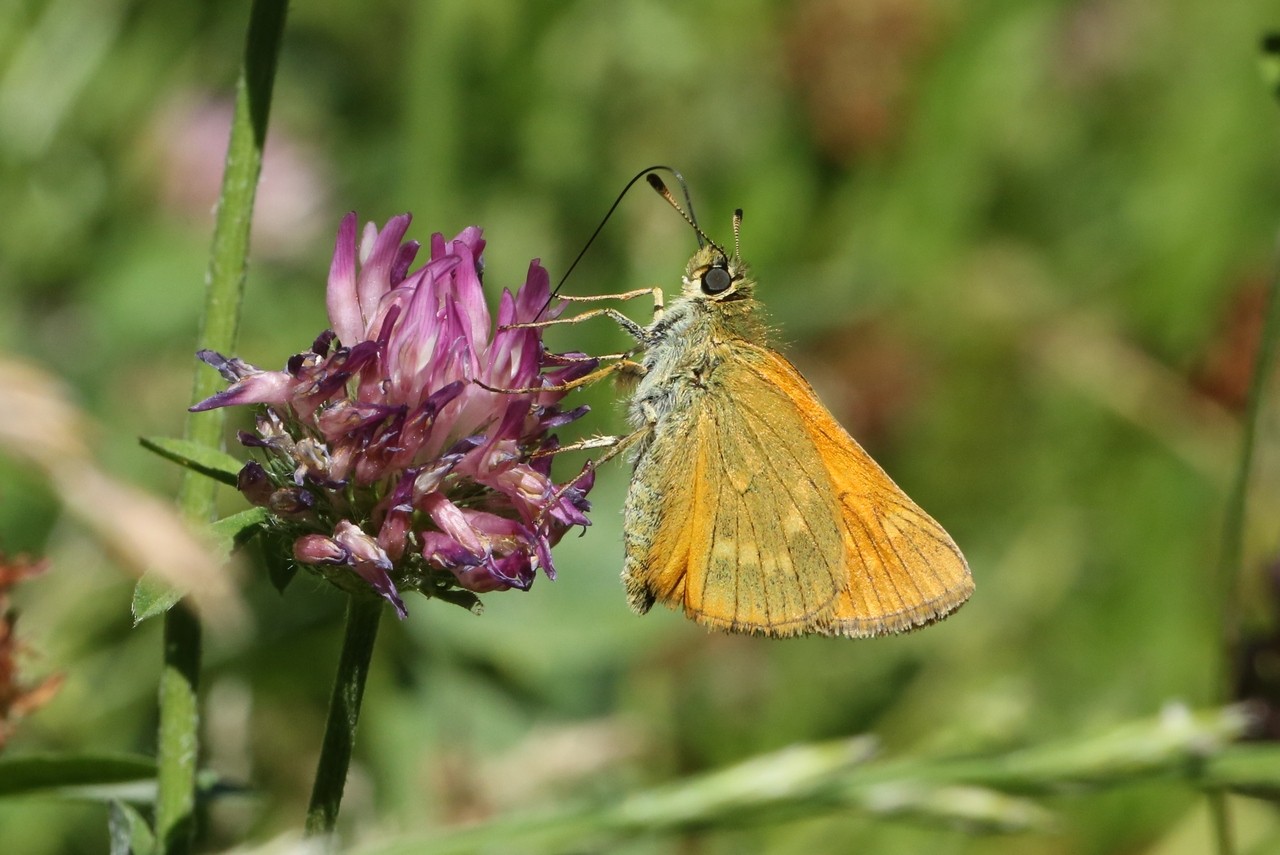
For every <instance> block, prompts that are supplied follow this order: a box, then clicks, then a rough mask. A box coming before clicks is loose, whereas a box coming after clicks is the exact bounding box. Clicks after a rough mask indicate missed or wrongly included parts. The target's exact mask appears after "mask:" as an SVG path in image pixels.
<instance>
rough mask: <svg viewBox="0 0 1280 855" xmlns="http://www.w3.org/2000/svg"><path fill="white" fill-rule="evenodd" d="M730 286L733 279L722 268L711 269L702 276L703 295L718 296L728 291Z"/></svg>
mask: <svg viewBox="0 0 1280 855" xmlns="http://www.w3.org/2000/svg"><path fill="white" fill-rule="evenodd" d="M732 284H733V277H732V276H730V275H729V271H728V270H726V269H725V268H723V267H712V268H710V269H709V270H707V272H706V273H704V274H702V293H703V294H720V293H722V292H724V291H727V290H729V286H730V285H732Z"/></svg>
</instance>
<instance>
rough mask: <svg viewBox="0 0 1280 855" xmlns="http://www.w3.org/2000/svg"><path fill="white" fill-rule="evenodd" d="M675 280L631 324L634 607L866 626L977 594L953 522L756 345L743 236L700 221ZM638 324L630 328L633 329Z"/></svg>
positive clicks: (749, 626)
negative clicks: (649, 315)
mask: <svg viewBox="0 0 1280 855" xmlns="http://www.w3.org/2000/svg"><path fill="white" fill-rule="evenodd" d="M649 179H650V183H651V184H653V185H654V187H655V189H658V190H659V192H660V193H662V194H663V195H664V197H665V198H667V200H668V201H669V202H670V203H671V204H672V205H673V206H674V207H675V208H676V210H678V211H680V212H681V214H684V216H685V219H686V220H687V221H688V222H689V223H690V224H691V225H692V226H693V227H694V229H695V230H696V231H697V232H698V233H699V237H700V243H702V244H703V246H702V247H701V248H700V249H699V250H698V251H697V252H696V253H695V254H694V256H693V257H692V258H691V259H690V260H689V263H688V265H687V266H686V269H685V272H684V277H683V289H682V293H681V296H680V297H679V298H677V299H676V300H674V301H673V302H672V303H671V305H670V306H667V307H665V308H662V307H661V305H660V302H659V305H658V307H657V308H656V309H655V319H654V320H653V322H652V323H651V324H649V325H648V326H646V327H644V328H643V329H641V330H640V331H639V337H638V340H639V351H640V352H641V353H642V355H641V357H640V358H639V360H638V369H635V373H637V374H639V375H640V376H639V380H638V382H637V384H636V386H635V389H634V392H633V394H632V397H631V399H630V403H629V408H628V415H629V418H630V421H631V424H632V426H633V428H634V429H635V433H633V434H632V435H631V436H630V437H627V438H626V439H625V440H624V441H625V442H627V443H628V444H629V445H631V446H632V447H633V448H632V455H633V457H632V460H633V464H634V473H633V475H632V478H631V485H630V487H629V489H628V491H627V498H626V504H625V506H624V525H623V531H624V535H623V537H624V544H625V553H626V554H625V559H624V565H623V571H622V579H623V583H624V585H625V587H626V591H627V598H628V600H629V602H630V604H631V607H632V608H633V609H634V610H635V611H637V612H639V613H644V612H647V611H648V610H649V609H650V608H651V607H652V606H653V604H654V603H661V604H663V605H664V606H669V607H672V608H676V609H682V610H683V611H684V613H685V614H686V615H687V616H688V617H690V618H692V619H693V620H695V621H697V622H698V623H700V624H704V625H706V626H709V627H712V628H714V629H718V630H725V631H729V632H739V633H754V634H760V635H766V636H791V635H802V634H819V635H833V636H850V637H863V636H875V635H883V634H887V633H893V632H903V631H907V630H911V629H915V628H917V627H920V626H923V625H925V624H928V623H932V622H933V621H937V620H940V619H942V618H944V617H946V616H947V615H948V614H950V613H951V612H953V611H954V610H955V609H957V608H959V607H960V606H961V605H962V604H963V603H964V602H965V601H966V600H967V599H968V598H969V595H970V594H971V593H972V592H973V587H974V586H973V577H972V575H971V573H970V571H969V567H968V564H967V563H966V562H965V559H964V556H963V555H962V554H961V552H960V549H959V548H958V547H957V546H956V544H955V541H953V540H952V539H951V537H950V535H948V534H947V532H946V531H945V530H944V529H943V528H942V526H941V525H939V524H938V523H937V522H936V521H934V519H933V518H932V517H930V516H929V515H928V514H927V513H925V511H924V510H923V509H921V508H920V506H919V505H917V504H916V503H915V502H913V501H912V500H911V499H910V498H909V497H908V496H907V495H906V493H904V492H903V491H902V490H901V489H900V488H899V487H898V486H897V485H896V484H895V483H894V482H893V480H892V479H891V478H890V477H889V476H888V475H887V474H886V473H885V471H884V470H883V469H881V468H880V466H879V465H878V464H876V462H875V461H874V460H872V459H871V457H870V456H869V455H868V454H867V453H866V452H865V451H864V450H863V449H862V447H861V446H859V445H858V443H857V442H856V441H855V440H854V439H853V438H852V437H851V436H850V435H849V434H848V433H847V432H846V431H845V430H844V428H843V427H841V426H840V424H839V423H838V422H837V421H836V419H835V418H834V417H833V416H832V415H831V413H830V412H829V411H828V410H827V408H826V407H824V406H823V405H822V403H821V401H819V400H818V396H817V394H816V393H815V392H814V390H813V387H812V386H810V385H809V383H808V381H806V380H805V379H804V377H803V376H801V374H800V372H799V371H798V370H797V369H796V367H795V366H794V365H792V364H791V363H790V362H789V361H788V360H787V359H786V358H785V357H784V356H782V355H781V354H780V353H778V352H777V351H776V350H774V349H773V348H772V347H771V346H770V345H769V343H768V341H769V334H768V330H767V328H766V326H765V323H764V320H763V318H762V316H761V310H760V304H759V303H758V302H757V300H756V297H755V290H756V282H755V280H754V279H753V278H752V276H751V273H750V271H749V269H748V267H747V265H746V264H745V263H744V262H743V261H742V259H741V257H740V254H739V250H738V243H739V241H738V236H739V232H740V228H741V221H742V212H741V211H738V212H736V213H735V215H734V224H733V231H734V238H735V240H734V252H733V254H732V255H729V254H728V253H727V252H726V251H725V250H724V249H722V248H721V247H720V246H719V245H717V244H715V243H714V242H712V241H711V240H710V239H709V238H707V237H706V236H705V234H703V233H702V231H701V229H700V228H699V227H698V226H697V224H696V223H695V222H694V221H693V219H692V218H691V217H690V216H689V215H688V214H685V212H684V211H683V209H681V207H680V206H679V204H678V203H676V201H675V200H674V198H672V197H671V195H670V193H669V192H666V188H665V187H664V186H662V182H661V181H660V180H659V179H657V178H656V176H649ZM632 332H633V334H635V330H634V329H632Z"/></svg>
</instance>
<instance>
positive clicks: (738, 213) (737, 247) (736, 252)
mask: <svg viewBox="0 0 1280 855" xmlns="http://www.w3.org/2000/svg"><path fill="white" fill-rule="evenodd" d="M733 257H734V258H736V259H738V260H741V259H742V209H741V208H737V209H735V210H734V212H733Z"/></svg>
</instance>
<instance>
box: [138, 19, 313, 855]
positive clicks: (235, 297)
mask: <svg viewBox="0 0 1280 855" xmlns="http://www.w3.org/2000/svg"><path fill="white" fill-rule="evenodd" d="M287 8H288V3H287V2H286V0H254V3H253V7H252V9H251V11H250V14H249V28H248V33H247V35H246V39H245V53H244V63H243V65H242V67H241V69H240V76H239V79H238V81H237V83H236V104H235V114H234V118H233V120H232V126H231V138H230V142H229V143H228V146H227V162H226V171H225V172H224V174H223V178H222V195H221V197H220V199H219V201H218V213H217V220H216V223H215V226H214V234H213V249H212V251H211V253H210V260H209V269H208V271H207V273H206V278H205V286H206V290H205V307H204V315H203V318H202V321H201V329H200V336H199V346H200V348H202V349H203V348H208V349H211V350H217V351H221V352H223V353H230V352H231V351H232V350H234V345H235V340H236V334H237V331H238V329H239V325H240V305H241V302H242V298H243V295H244V282H245V272H246V269H247V266H248V255H249V225H250V222H251V219H252V216H253V202H254V196H255V193H256V191H257V186H258V174H259V173H260V172H261V169H262V149H263V144H264V143H265V141H266V137H267V116H268V114H269V112H270V106H271V90H272V84H273V83H274V81H275V73H276V61H277V58H278V57H279V55H280V42H281V39H282V37H283V33H284V21H285V12H286V10H287ZM220 383H221V381H220V380H219V378H218V377H217V375H216V373H215V372H213V371H209V370H208V369H207V368H204V367H203V366H201V367H200V368H199V369H197V370H196V372H195V382H194V388H193V391H192V401H193V402H194V401H199V400H202V399H204V398H207V397H208V396H210V395H212V394H213V393H214V392H216V391H218V388H219V386H220ZM224 426H225V418H224V416H223V415H222V411H221V410H219V411H216V412H215V413H203V414H198V415H192V416H190V417H188V419H187V424H186V431H185V436H186V438H187V439H189V440H192V441H194V442H197V443H199V444H201V445H204V446H208V447H210V448H219V447H221V443H222V434H223V429H224ZM216 486H217V484H216V482H215V481H214V480H213V479H211V478H207V477H204V476H201V475H197V474H195V473H192V472H187V473H186V474H185V475H184V476H183V480H182V484H181V487H180V488H179V494H178V503H179V506H180V507H181V509H182V512H183V514H184V515H185V516H186V518H187V519H189V520H192V521H194V522H197V523H201V524H203V523H207V522H208V521H209V520H210V519H212V517H213V508H214V490H215V488H216ZM200 641H201V632H200V624H199V622H198V621H197V620H196V618H195V616H194V615H193V614H192V613H191V611H190V610H189V609H187V608H186V607H184V606H183V605H182V604H181V603H179V604H178V605H176V606H175V607H173V608H172V609H170V610H169V611H168V612H167V613H166V614H165V627H164V670H163V672H162V674H161V676H160V734H159V745H158V749H157V750H158V756H157V764H158V769H157V779H158V787H159V790H158V793H157V796H156V837H157V839H158V840H159V841H160V847H161V851H163V852H166V853H170V855H173V853H185V852H188V851H190V849H191V846H192V842H193V839H194V831H195V822H194V817H195V793H196V764H197V761H198V758H199V750H198V747H199V746H198V739H199V738H198V727H199V712H198V709H197V699H196V692H197V689H198V687H199V674H200Z"/></svg>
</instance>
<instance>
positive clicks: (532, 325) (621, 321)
mask: <svg viewBox="0 0 1280 855" xmlns="http://www.w3.org/2000/svg"><path fill="white" fill-rule="evenodd" d="M601 315H604V316H605V317H608V318H612V319H613V320H614V322H616V323H617V324H618V326H620V327H622V328H623V329H624V330H626V331H627V334H628V335H630V336H631V337H632V338H634V339H635V340H636V341H644V340H645V338H644V327H642V326H640V325H639V324H637V323H636V322H635V321H633V320H631V319H630V318H628V317H627V316H626V315H624V314H622V312H619V311H618V310H617V309H615V308H613V307H611V306H606V307H605V308H603V309H592V310H591V311H589V312H583V313H582V314H580V315H573V316H572V317H568V318H550V319H548V320H545V321H529V322H528V323H524V324H507V325H505V326H503V327H501V329H506V330H528V329H539V328H541V327H555V326H563V325H565V324H580V323H582V322H583V321H589V320H591V319H592V318H598V317H600V316H601Z"/></svg>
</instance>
